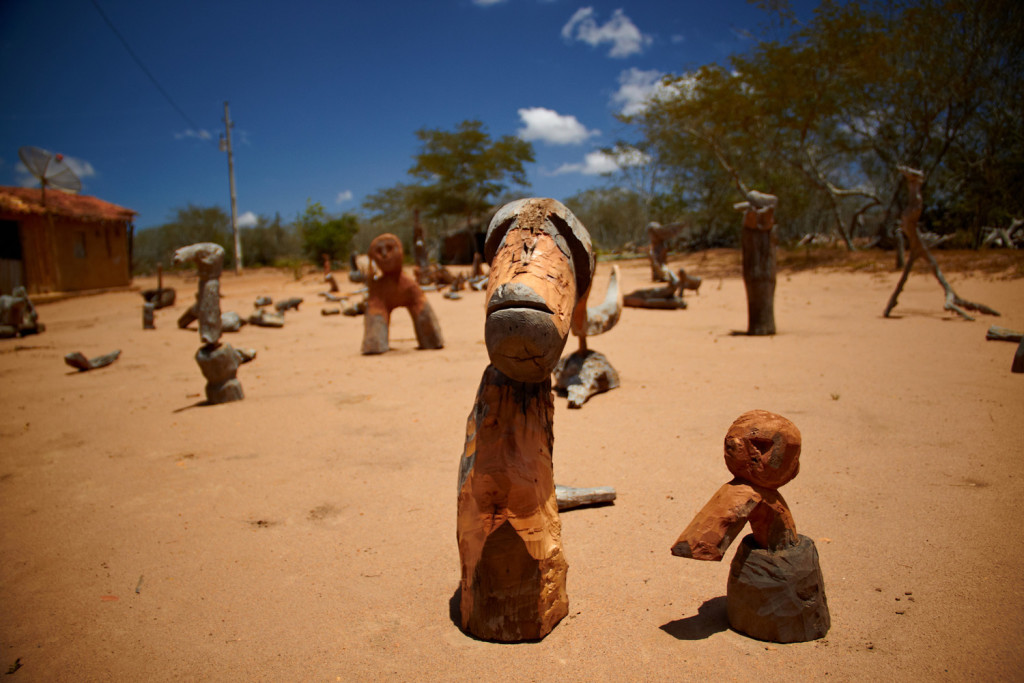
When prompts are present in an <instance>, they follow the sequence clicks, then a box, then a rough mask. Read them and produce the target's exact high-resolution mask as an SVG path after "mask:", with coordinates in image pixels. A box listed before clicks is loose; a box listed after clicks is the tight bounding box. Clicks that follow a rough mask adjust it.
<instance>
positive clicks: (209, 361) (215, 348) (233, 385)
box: [196, 344, 255, 404]
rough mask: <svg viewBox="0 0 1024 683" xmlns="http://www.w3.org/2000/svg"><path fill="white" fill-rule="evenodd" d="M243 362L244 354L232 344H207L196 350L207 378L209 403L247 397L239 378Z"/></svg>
mask: <svg viewBox="0 0 1024 683" xmlns="http://www.w3.org/2000/svg"><path fill="white" fill-rule="evenodd" d="M253 355H255V353H254V354H253ZM248 360H251V358H249V359H248ZM242 362H243V356H242V354H240V353H238V352H237V351H235V349H234V347H232V346H231V344H207V345H205V346H201V347H200V348H199V350H198V351H196V363H197V364H198V365H199V369H200V370H202V372H203V377H205V378H206V400H207V402H208V403H210V404H219V403H230V402H232V401H241V400H242V399H243V398H245V394H244V393H243V392H242V384H241V382H239V381H238V378H237V374H238V366H239V365H241V364H242Z"/></svg>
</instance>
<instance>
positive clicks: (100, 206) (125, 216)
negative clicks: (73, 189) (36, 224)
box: [0, 187, 136, 221]
mask: <svg viewBox="0 0 1024 683" xmlns="http://www.w3.org/2000/svg"><path fill="white" fill-rule="evenodd" d="M0 213H14V214H23V215H24V214H45V213H52V214H54V215H57V216H67V217H70V218H79V219H81V220H86V221H130V220H132V217H133V216H135V214H136V212H135V211H132V210H131V209H126V208H124V207H123V206H118V205H117V204H111V203H110V202H105V201H103V200H102V199H97V198H96V197H90V196H88V195H81V194H70V193H68V192H63V191H61V190H55V189H53V188H50V189H49V190H47V191H46V204H45V205H44V204H43V203H42V191H41V190H40V189H39V188H34V187H0Z"/></svg>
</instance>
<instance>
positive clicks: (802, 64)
mask: <svg viewBox="0 0 1024 683" xmlns="http://www.w3.org/2000/svg"><path fill="white" fill-rule="evenodd" d="M768 4H773V3H768ZM1022 66H1024V5H1022V4H1021V3H1020V2H1017V1H1016V0H978V1H977V2H975V1H974V0H918V1H911V0H878V1H874V2H871V1H866V2H856V3H853V2H847V3H839V2H833V1H831V0H825V1H824V2H822V3H821V5H820V6H819V7H818V8H817V9H816V10H815V14H814V17H813V19H812V20H811V21H810V22H809V23H808V24H807V25H804V26H797V27H796V28H795V29H794V30H793V31H792V33H791V34H790V35H789V36H787V37H785V38H784V39H781V40H774V41H762V42H758V43H757V44H756V45H755V46H754V47H753V48H752V49H751V50H750V51H749V52H748V53H746V54H743V55H735V56H733V57H732V58H731V59H730V64H729V68H726V67H724V66H721V65H717V64H709V65H705V66H703V67H701V68H699V69H697V70H695V71H693V72H690V73H687V74H683V75H681V76H671V77H668V78H667V79H666V80H665V82H664V83H663V86H664V88H663V89H662V92H663V93H668V94H667V95H663V96H662V97H660V98H659V99H657V100H655V101H653V102H651V104H650V106H649V107H648V109H647V110H646V111H645V112H643V113H641V114H639V115H637V116H634V117H633V118H632V119H629V120H630V121H632V122H633V123H635V124H637V125H638V126H639V128H640V130H641V132H642V134H643V137H644V143H645V144H646V145H647V147H648V149H649V150H650V153H651V154H652V155H653V156H655V157H656V158H657V159H658V161H659V162H661V163H662V164H664V165H665V166H666V167H667V168H669V169H670V171H671V172H672V176H673V179H674V181H675V185H676V189H677V191H686V190H685V189H684V188H689V191H690V192H693V193H694V194H695V195H697V198H698V199H699V194H700V193H699V192H695V191H694V188H695V187H699V186H700V184H701V182H705V183H706V182H707V180H708V179H709V178H710V177H711V175H710V174H711V173H713V172H712V170H711V166H712V165H713V164H714V163H717V165H718V166H719V168H720V169H723V170H725V171H726V172H727V173H728V175H730V176H732V178H733V180H734V181H735V182H736V183H737V184H740V183H742V182H745V183H746V185H747V186H749V187H755V188H758V189H763V190H766V191H768V192H771V193H772V194H775V195H777V196H778V197H779V200H780V202H779V203H780V206H781V207H783V212H784V214H785V216H788V217H789V220H788V221H784V223H783V228H784V229H786V228H787V227H788V231H789V232H790V234H792V232H793V230H794V228H795V227H797V226H796V225H795V220H794V218H795V217H802V218H803V219H804V220H805V221H807V224H808V226H809V227H811V228H812V229H813V227H814V226H816V225H818V224H831V225H832V226H834V229H835V230H836V231H837V232H838V233H839V234H840V235H841V236H842V237H843V238H844V240H846V242H847V244H848V245H851V241H850V240H851V237H852V234H853V233H854V232H855V231H856V230H857V229H858V226H859V225H860V224H861V221H862V219H863V218H864V217H865V216H866V215H867V214H868V213H869V212H878V213H880V212H882V211H884V212H885V213H884V216H883V217H882V218H881V219H880V220H879V225H880V226H881V229H882V230H883V231H888V230H891V227H892V224H893V222H894V221H893V219H894V217H895V216H896V215H898V214H899V211H900V203H901V202H903V201H905V198H904V196H903V195H902V194H901V193H900V188H901V180H900V178H899V176H898V174H897V173H896V171H895V169H896V167H897V166H898V165H901V164H906V165H910V166H913V167H916V168H921V169H923V170H924V172H925V176H926V178H928V182H929V183H931V184H932V187H931V188H930V192H929V193H928V196H929V197H934V198H935V199H934V201H937V202H940V203H941V202H949V201H950V199H951V198H953V197H956V196H958V195H960V194H961V193H964V191H965V190H966V189H968V188H972V187H973V188H983V187H988V188H991V187H994V186H1000V185H1003V184H1007V183H1008V184H1009V185H1010V186H1011V188H1012V189H1011V194H1013V193H1014V192H1016V195H1015V196H1021V195H1022V194H1024V193H1021V192H1019V190H1021V189H1024V188H1022V187H1021V186H1020V185H1019V183H1020V179H1021V175H1022V174H1021V173H1019V172H1017V173H1016V175H1014V173H1013V172H1012V171H1011V169H1014V168H1016V169H1019V168H1021V166H1022V164H1021V161H1022V160H1024V151H1022V150H1024V148H1022V147H1021V146H1020V145H1019V144H1018V145H1013V144H1012V142H1013V140H1015V139H1017V137H1016V136H1017V135H1019V134H1020V131H1021V130H1022V128H1021V124H1020V117H1019V115H1017V114H1018V113H1019V111H1020V99H1021V98H1020V94H1019V91H1020V88H1019V84H1020V76H1019V74H1020V73H1021V67H1022ZM996 150H999V151H1000V152H1003V154H1001V155H1000V154H998V153H996ZM709 161H710V162H713V163H710V164H709ZM996 173H999V174H1000V175H999V177H998V178H994V177H993V176H994V174H996ZM985 174H988V175H987V176H985ZM983 178H984V180H983ZM972 183H973V184H972ZM975 196H976V199H975V201H974V204H975V206H978V207H987V208H986V210H989V211H990V210H991V208H992V207H991V200H990V199H989V198H988V197H987V196H986V195H985V193H984V192H981V191H978V192H976V195H975ZM1017 205H1018V206H1019V205H1020V203H1017ZM707 208H709V209H711V208H712V207H707ZM714 210H715V211H716V212H717V209H714ZM822 210H823V211H824V212H825V213H824V215H820V214H818V212H820V211H822ZM809 212H814V214H818V215H811V214H810V213H809ZM808 219H810V220H808ZM787 223H788V226H787Z"/></svg>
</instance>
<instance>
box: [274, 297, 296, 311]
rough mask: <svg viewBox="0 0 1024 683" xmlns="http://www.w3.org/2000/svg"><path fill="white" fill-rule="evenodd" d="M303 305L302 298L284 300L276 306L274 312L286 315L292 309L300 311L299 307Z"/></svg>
mask: <svg viewBox="0 0 1024 683" xmlns="http://www.w3.org/2000/svg"><path fill="white" fill-rule="evenodd" d="M301 304H302V297H298V296H293V297H291V298H290V299H282V300H281V301H278V302H277V303H275V304H274V310H275V311H277V312H278V313H284V312H285V311H290V310H291V309H293V308H294V309H295V310H296V311H297V310H299V305H301Z"/></svg>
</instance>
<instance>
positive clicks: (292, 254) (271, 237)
mask: <svg viewBox="0 0 1024 683" xmlns="http://www.w3.org/2000/svg"><path fill="white" fill-rule="evenodd" d="M239 239H241V241H242V258H243V260H244V261H245V265H246V266H247V267H248V266H276V265H278V263H279V262H281V261H282V260H288V259H294V258H296V257H298V256H299V255H300V254H301V253H302V245H301V244H300V243H299V237H298V235H297V234H296V233H295V230H294V229H293V228H292V227H291V226H289V225H284V224H282V223H281V214H275V215H274V220H272V221H271V220H269V219H267V217H266V216H259V217H258V218H257V219H256V225H255V226H253V227H251V228H241V229H240V230H239Z"/></svg>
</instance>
